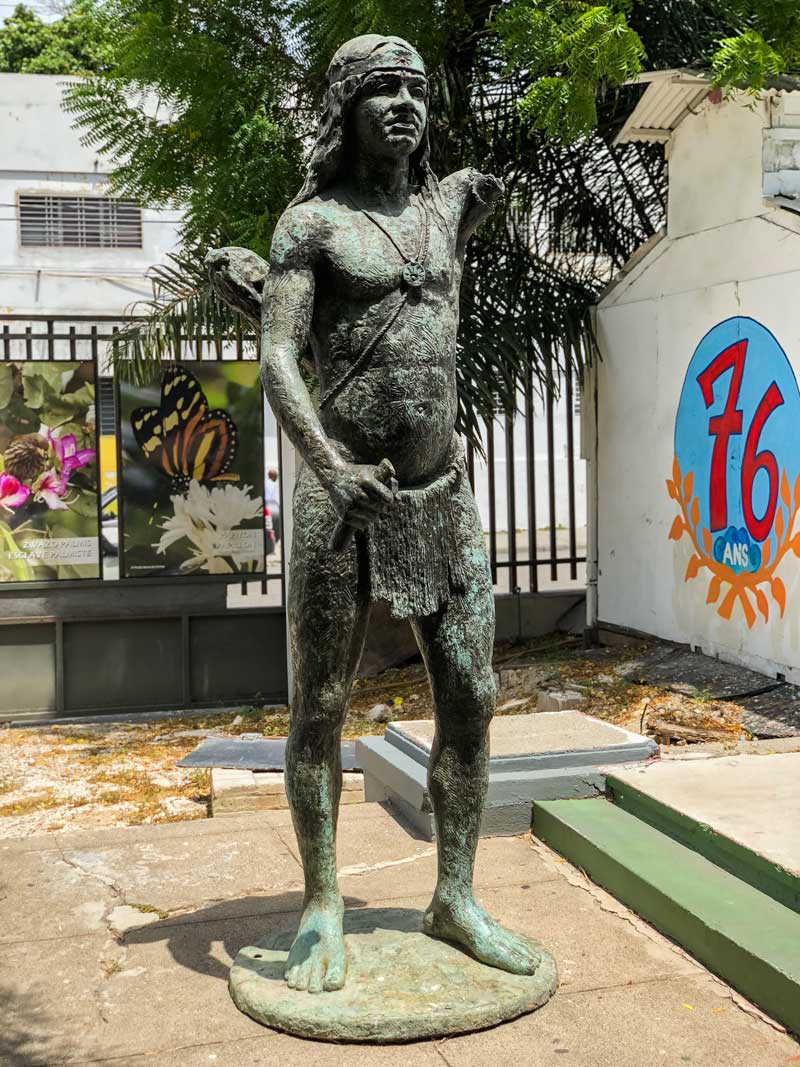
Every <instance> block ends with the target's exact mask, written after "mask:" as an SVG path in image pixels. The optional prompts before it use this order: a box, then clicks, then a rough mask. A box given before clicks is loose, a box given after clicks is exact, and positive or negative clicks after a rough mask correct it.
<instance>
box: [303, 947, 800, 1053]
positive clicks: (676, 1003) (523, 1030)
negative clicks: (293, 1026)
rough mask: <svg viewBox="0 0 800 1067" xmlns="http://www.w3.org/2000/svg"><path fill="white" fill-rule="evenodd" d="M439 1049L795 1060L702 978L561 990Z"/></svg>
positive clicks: (791, 1047) (787, 1046)
mask: <svg viewBox="0 0 800 1067" xmlns="http://www.w3.org/2000/svg"><path fill="white" fill-rule="evenodd" d="M597 951H598V953H600V952H601V951H602V949H601V947H600V946H598V948H597ZM439 1048H440V1050H441V1053H442V1057H443V1058H444V1060H445V1062H446V1063H447V1064H448V1067H477V1065H478V1064H481V1065H483V1064H490V1063H498V1062H502V1063H518V1064H535V1065H536V1067H608V1065H613V1067H657V1065H660V1064H663V1065H664V1067H776V1065H777V1064H787V1065H788V1064H791V1063H793V1062H795V1059H796V1057H797V1056H798V1054H800V1049H798V1046H797V1044H796V1043H795V1042H794V1041H793V1040H792V1038H790V1037H788V1036H787V1035H786V1034H784V1033H780V1032H778V1031H776V1030H772V1029H771V1028H770V1027H768V1026H765V1025H764V1024H757V1023H754V1022H753V1020H752V1019H750V1018H749V1017H748V1016H747V1015H746V1014H745V1013H744V1012H742V1011H740V1010H739V1009H738V1008H737V1007H736V1006H735V1005H734V1004H733V1002H732V1001H731V1000H729V999H727V998H726V996H725V993H724V987H720V988H719V989H718V988H715V986H714V985H713V983H712V981H711V980H710V979H708V978H706V977H702V978H691V977H681V978H675V979H670V980H665V981H660V982H647V983H644V984H642V985H627V984H624V982H623V983H622V985H621V987H620V986H618V987H616V988H611V989H603V990H591V991H587V992H585V993H569V992H567V991H565V990H559V992H558V993H556V995H555V996H554V997H553V999H552V1000H551V1001H550V1003H549V1004H547V1005H546V1006H545V1007H544V1008H542V1009H541V1010H540V1011H538V1012H536V1013H535V1014H533V1015H528V1016H524V1017H523V1018H521V1019H518V1020H516V1021H515V1022H511V1023H506V1024H505V1025H504V1026H499V1027H497V1028H496V1029H494V1030H489V1031H486V1032H484V1033H479V1034H470V1035H468V1036H465V1037H455V1038H449V1039H448V1040H447V1041H445V1042H443V1043H441V1044H440V1045H439ZM284 1065H285V1067H293V1065H291V1061H284Z"/></svg>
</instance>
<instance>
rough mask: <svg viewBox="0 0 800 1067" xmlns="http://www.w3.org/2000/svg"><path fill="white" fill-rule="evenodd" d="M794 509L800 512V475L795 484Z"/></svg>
mask: <svg viewBox="0 0 800 1067" xmlns="http://www.w3.org/2000/svg"><path fill="white" fill-rule="evenodd" d="M794 509H795V511H800V474H798V475H797V481H796V482H795V483H794Z"/></svg>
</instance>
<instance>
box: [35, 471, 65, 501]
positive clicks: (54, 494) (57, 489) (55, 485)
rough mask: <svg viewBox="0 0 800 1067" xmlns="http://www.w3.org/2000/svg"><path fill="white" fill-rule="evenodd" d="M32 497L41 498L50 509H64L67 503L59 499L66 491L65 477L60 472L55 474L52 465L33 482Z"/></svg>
mask: <svg viewBox="0 0 800 1067" xmlns="http://www.w3.org/2000/svg"><path fill="white" fill-rule="evenodd" d="M33 489H34V499H35V500H42V501H44V503H45V504H47V506H48V507H49V508H50V510H51V511H66V510H67V505H66V504H65V503H64V502H63V500H62V499H61V498H62V496H64V495H65V494H66V492H67V479H66V476H65V475H64V474H63V473H62V474H56V472H55V470H54V469H53V467H51V468H50V470H49V471H45V472H44V474H42V475H41V476H40V477H39V478H37V479H36V482H35V484H34V487H33Z"/></svg>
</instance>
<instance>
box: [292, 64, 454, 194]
mask: <svg viewBox="0 0 800 1067" xmlns="http://www.w3.org/2000/svg"><path fill="white" fill-rule="evenodd" d="M371 73H372V72H370V73H369V74H366V75H364V74H351V75H349V76H348V77H346V78H341V79H340V80H339V81H335V82H333V84H332V85H331V86H330V87H329V88H328V91H327V93H326V94H325V100H324V104H323V108H322V114H321V115H320V120H319V127H318V130H317V139H316V142H315V144H314V148H313V149H312V152H311V157H310V159H309V161H308V168H307V170H306V178H305V181H304V182H303V187H302V189H301V190H300V192H299V193H298V194H297V196H296V197H295V198H294V199H293V200H292V202H291V203H290V204H289V207H294V206H295V204H302V203H303V202H304V201H306V200H310V199H311V198H312V197H313V196H318V195H319V194H320V193H322V192H323V191H324V190H325V189H327V188H328V186H329V185H332V184H333V183H334V182H335V181H336V179H337V178H338V177H340V175H341V173H342V168H343V166H344V163H345V152H346V131H347V118H348V116H349V114H350V109H351V108H352V106H353V104H354V103H355V101H356V100H357V98H358V96H359V93H360V92H361V90H362V89H363V87H364V85H365V84H366V82H367V80H368V79H369V78H370V74H371ZM429 128H430V124H429V121H428V120H427V118H426V120H425V129H424V131H423V134H422V139H421V141H420V143H419V145H418V147H417V148H416V149H415V151H414V152H413V153H412V155H411V157H410V158H409V168H410V174H409V177H410V179H411V181H412V183H413V184H414V185H416V186H418V187H419V190H420V192H421V193H422V195H423V196H424V197H425V198H426V199H428V200H429V202H430V203H431V206H433V207H434V209H435V210H437V212H438V213H441V212H440V211H439V207H440V205H439V201H440V199H441V193H440V192H439V182H438V180H437V178H436V175H435V174H434V173H433V171H432V169H431V165H430V154H431V149H430V139H429Z"/></svg>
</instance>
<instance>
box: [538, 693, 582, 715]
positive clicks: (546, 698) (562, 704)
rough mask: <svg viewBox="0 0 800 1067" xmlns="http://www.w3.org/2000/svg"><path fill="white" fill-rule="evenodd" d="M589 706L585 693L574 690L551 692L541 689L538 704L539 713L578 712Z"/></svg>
mask: <svg viewBox="0 0 800 1067" xmlns="http://www.w3.org/2000/svg"><path fill="white" fill-rule="evenodd" d="M588 704H589V698H588V696H587V695H586V694H585V693H579V692H578V691H577V690H574V689H563V690H554V689H553V690H551V689H540V690H539V698H538V700H537V702H536V710H537V711H577V710H579V709H580V708H585V707H587V706H588Z"/></svg>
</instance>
